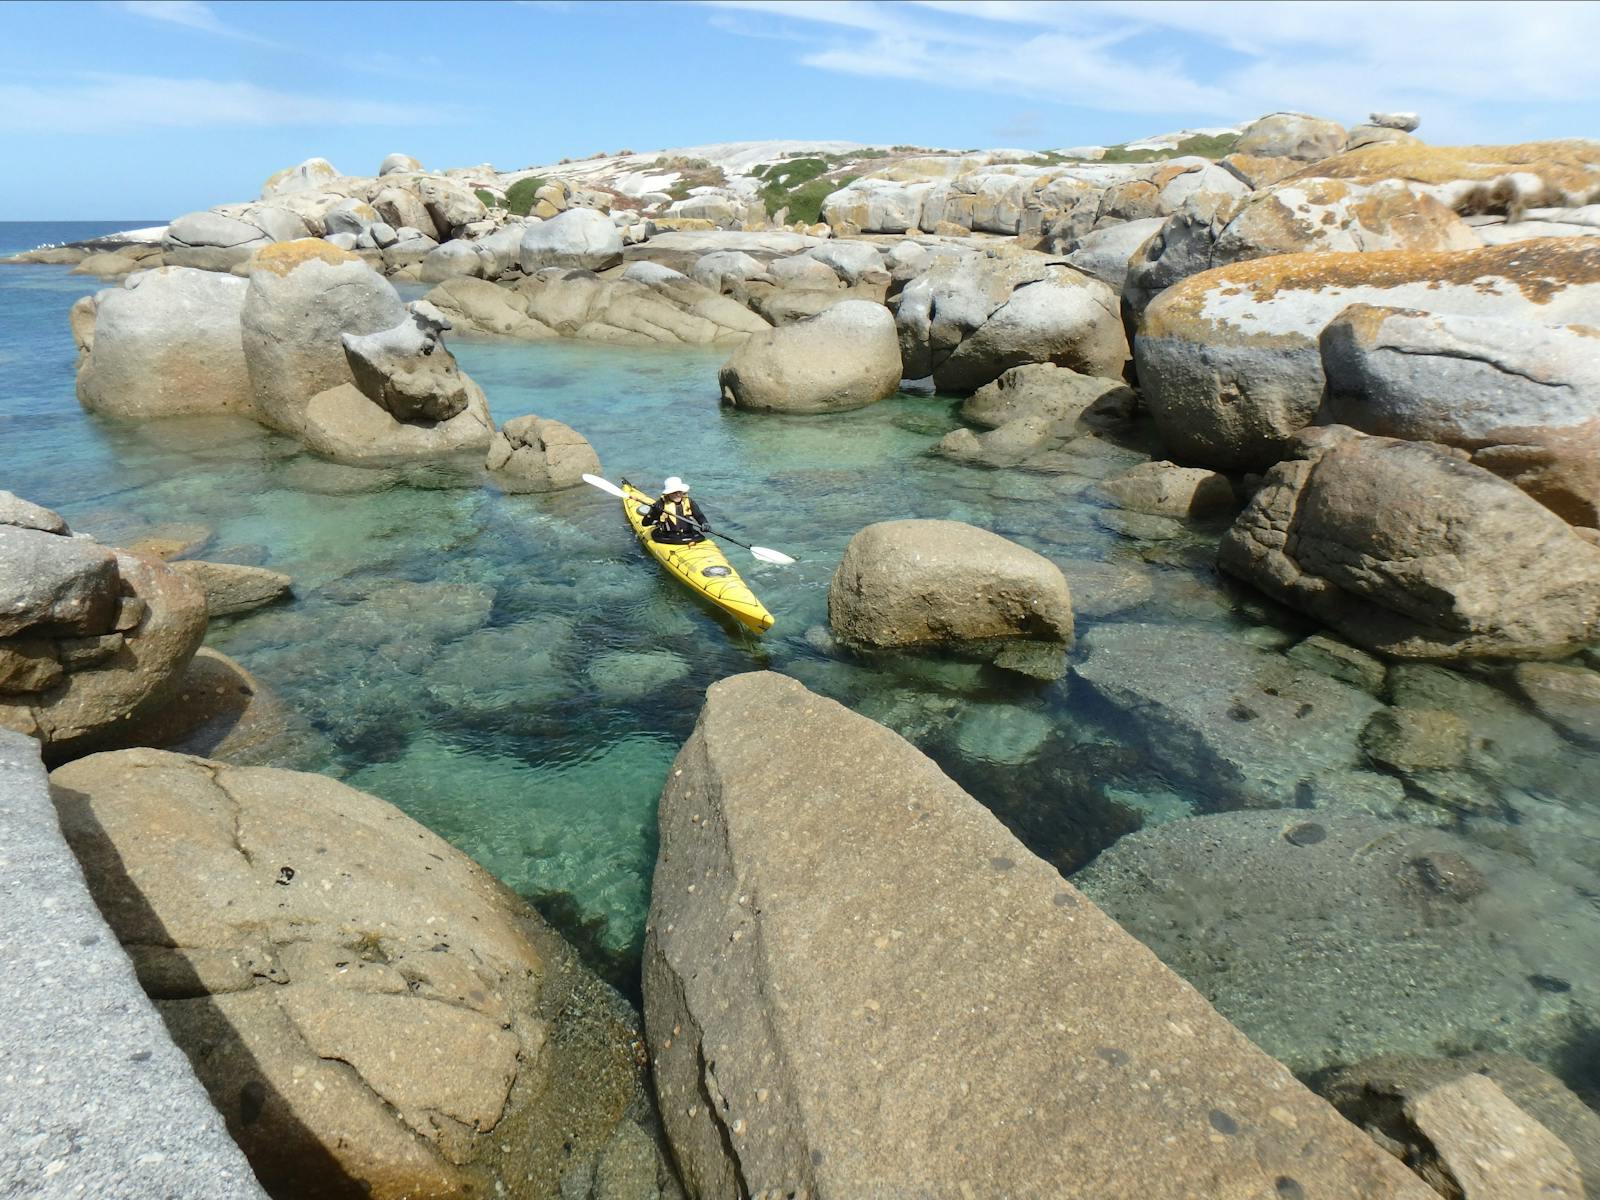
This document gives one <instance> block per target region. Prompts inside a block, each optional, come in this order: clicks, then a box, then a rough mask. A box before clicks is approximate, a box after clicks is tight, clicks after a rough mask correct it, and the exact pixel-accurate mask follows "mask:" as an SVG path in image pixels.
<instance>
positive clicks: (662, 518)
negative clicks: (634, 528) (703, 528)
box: [644, 496, 706, 545]
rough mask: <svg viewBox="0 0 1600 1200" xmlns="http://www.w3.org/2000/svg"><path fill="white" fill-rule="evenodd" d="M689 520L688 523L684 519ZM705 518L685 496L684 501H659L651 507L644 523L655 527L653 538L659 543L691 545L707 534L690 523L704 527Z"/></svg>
mask: <svg viewBox="0 0 1600 1200" xmlns="http://www.w3.org/2000/svg"><path fill="white" fill-rule="evenodd" d="M685 517H687V518H689V520H688V521H686V520H684V518H685ZM705 520H706V519H705V517H704V516H702V515H701V513H700V510H699V509H698V508H696V507H695V503H694V501H693V500H691V499H689V497H687V496H685V497H684V498H683V499H682V500H673V501H669V500H667V499H665V498H662V499H659V500H657V501H656V502H655V503H654V504H652V505H651V506H650V511H649V513H647V514H646V515H645V519H644V523H645V524H646V525H654V526H655V530H654V531H653V532H652V533H651V535H650V536H651V537H652V538H654V539H655V540H656V541H658V542H671V543H674V544H678V545H689V544H690V543H692V542H698V541H700V540H701V539H702V538H704V537H705V534H703V533H701V532H700V530H698V529H697V528H695V526H694V525H691V524H690V523H689V521H694V522H695V523H696V524H699V525H704V524H705Z"/></svg>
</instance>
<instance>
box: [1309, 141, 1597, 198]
mask: <svg viewBox="0 0 1600 1200" xmlns="http://www.w3.org/2000/svg"><path fill="white" fill-rule="evenodd" d="M1511 174H1530V175H1536V176H1538V177H1539V178H1540V179H1541V180H1542V181H1543V182H1544V183H1545V184H1546V185H1547V186H1549V187H1553V188H1555V189H1559V190H1560V191H1562V192H1564V193H1566V195H1567V196H1568V197H1569V198H1570V199H1572V200H1574V201H1577V202H1580V203H1581V202H1583V201H1584V200H1586V199H1587V198H1588V196H1589V195H1590V194H1592V192H1593V190H1594V189H1595V188H1597V187H1600V142H1595V141H1588V140H1585V139H1581V138H1573V139H1571V140H1568V141H1555V142H1523V143H1521V144H1519V145H1513V146H1425V145H1415V144H1411V143H1406V142H1378V143H1375V144H1373V145H1370V146H1362V147H1361V148H1360V149H1359V150H1349V151H1346V152H1345V153H1343V154H1336V155H1334V156H1333V157H1332V158H1326V159H1323V160H1322V161H1321V162H1317V163H1312V164H1311V165H1310V166H1307V167H1304V168H1302V169H1301V170H1299V171H1297V172H1296V173H1295V174H1293V175H1291V176H1289V178H1290V179H1311V178H1315V177H1322V178H1333V179H1350V180H1358V181H1361V182H1365V183H1372V182H1376V181H1378V180H1380V179H1405V180H1410V181H1411V182H1413V183H1423V184H1450V183H1457V182H1461V181H1468V182H1470V181H1479V182H1484V183H1488V182H1492V181H1494V180H1497V179H1500V178H1503V177H1504V176H1506V175H1511Z"/></svg>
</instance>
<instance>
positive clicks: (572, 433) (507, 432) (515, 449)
mask: <svg viewBox="0 0 1600 1200" xmlns="http://www.w3.org/2000/svg"><path fill="white" fill-rule="evenodd" d="M484 466H485V467H487V468H488V469H489V470H491V471H493V472H494V473H495V478H496V480H497V482H498V483H499V484H500V486H501V487H502V488H504V489H505V490H506V491H508V492H554V491H559V490H561V489H562V488H569V487H574V486H576V485H577V484H579V483H582V482H583V479H582V476H583V475H584V473H585V472H587V473H589V474H591V475H598V474H600V457H599V455H597V454H596V453H595V452H594V447H593V446H591V445H590V444H589V442H588V439H587V438H585V437H584V436H583V434H581V433H579V432H578V431H577V430H576V429H573V428H572V427H571V426H570V425H563V424H562V423H561V422H560V421H551V420H548V419H546V418H544V417H538V416H534V415H532V414H530V415H528V416H525V417H516V418H514V419H512V420H510V421H507V422H506V424H505V428H503V429H501V430H500V431H499V432H498V433H496V434H495V435H494V440H493V441H491V442H490V443H489V456H488V458H487V459H485V460H484Z"/></svg>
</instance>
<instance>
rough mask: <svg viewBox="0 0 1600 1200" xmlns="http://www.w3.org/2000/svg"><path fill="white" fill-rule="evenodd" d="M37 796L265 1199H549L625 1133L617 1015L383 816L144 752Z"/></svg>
mask: <svg viewBox="0 0 1600 1200" xmlns="http://www.w3.org/2000/svg"><path fill="white" fill-rule="evenodd" d="M51 784H52V789H53V792H54V795H55V801H56V807H57V810H58V812H59V815H60V818H61V827H62V832H63V833H64V834H65V835H66V838H67V841H68V843H69V844H70V845H71V846H72V848H73V851H74V852H75V853H76V854H77V856H78V858H79V860H80V861H81V862H82V864H83V868H84V874H85V876H86V877H87V879H88V882H89V887H90V891H91V892H92V894H93V895H94V898H95V902H96V903H97V904H98V906H99V908H100V910H101V912H102V913H103V914H104V915H105V917H106V919H107V921H108V922H109V924H110V925H111V927H112V929H113V931H114V932H115V933H116V935H117V937H118V938H119V939H120V940H121V941H122V943H123V945H124V948H125V949H126V950H127V951H128V953H129V956H130V957H131V958H132V959H133V964H134V969H135V971H136V972H137V973H138V976H139V981H140V983H141V984H142V985H143V986H144V989H145V991H146V992H147V993H149V995H150V997H151V998H152V999H153V1000H155V1001H156V1005H157V1008H158V1009H159V1010H160V1012H161V1015H162V1017H163V1019H164V1020H165V1021H166V1023H167V1027H168V1028H169V1029H170V1030H171V1032H172V1035H173V1038H174V1040H175V1041H177V1043H178V1045H179V1046H180V1048H182V1049H183V1050H184V1052H185V1053H186V1054H188V1056H189V1059H190V1061H191V1062H192V1063H193V1065H194V1069H195V1073H196V1074H197V1075H198V1076H199V1077H200V1080H201V1082H202V1083H203V1084H204V1085H205V1087H206V1089H207V1091H209V1092H210V1094H211V1098H212V1101H213V1103H215V1104H216V1106H217V1108H218V1110H219V1111H220V1112H221V1113H222V1115H223V1117H224V1119H225V1120H226V1121H227V1124H228V1129H229V1132H230V1133H232V1134H233V1136H234V1139H235V1140H236V1141H237V1142H238V1143H239V1144H240V1146H241V1147H242V1148H243V1149H244V1151H245V1154H246V1155H247V1156H248V1157H249V1159H250V1162H251V1165H252V1166H253V1167H254V1169H255V1171H256V1173H257V1175H258V1176H259V1177H260V1178H261V1180H262V1182H263V1183H264V1184H265V1185H266V1186H267V1187H268V1188H269V1189H270V1190H271V1191H272V1192H273V1193H274V1194H275V1195H279V1196H306V1197H321V1196H344V1195H350V1194H354V1193H355V1192H356V1191H359V1194H362V1195H366V1196H371V1197H373V1198H374V1200H383V1198H394V1200H398V1198H399V1197H403V1196H410V1197H415V1196H455V1195H466V1194H481V1195H494V1194H503V1195H511V1196H555V1195H558V1194H566V1192H567V1190H568V1189H567V1188H566V1187H563V1186H562V1176H563V1175H564V1174H566V1173H568V1172H569V1170H570V1169H573V1168H576V1167H577V1166H579V1165H580V1164H585V1163H592V1161H593V1158H594V1156H595V1155H596V1154H597V1153H598V1152H600V1151H602V1150H604V1149H605V1148H606V1147H607V1146H608V1144H609V1143H610V1142H611V1141H612V1140H613V1139H614V1138H616V1137H618V1136H622V1137H624V1138H631V1137H633V1136H635V1135H638V1134H641V1133H642V1131H641V1130H638V1129H637V1128H632V1130H631V1132H629V1130H630V1127H632V1121H631V1120H630V1119H628V1118H627V1117H625V1116H624V1115H623V1114H624V1113H625V1112H626V1111H628V1110H629V1108H630V1106H633V1108H634V1111H636V1112H642V1111H647V1109H646V1102H645V1100H644V1096H643V1094H642V1092H641V1083H642V1079H641V1076H640V1073H639V1069H638V1066H637V1060H636V1058H635V1051H634V1040H635V1036H636V1035H635V1028H636V1027H635V1026H634V1022H633V1019H632V1014H631V1013H630V1012H629V1011H628V1010H627V1008H626V1006H625V1005H623V1004H622V1003H621V1002H620V1000H618V999H617V998H616V997H615V995H614V994H611V993H609V992H607V990H606V989H605V988H604V987H603V986H602V985H600V984H599V983H598V982H597V981H596V980H595V979H594V978H593V977H592V976H590V975H589V974H588V973H587V972H586V971H585V970H584V969H583V968H581V967H580V966H579V965H578V964H577V963H576V962H575V961H574V957H573V955H572V953H571V951H570V949H568V948H567V947H565V946H564V945H563V944H562V943H561V941H560V939H559V938H557V937H556V936H555V935H554V934H552V933H551V932H550V931H549V929H548V928H547V927H545V926H544V925H543V923H542V922H541V921H540V920H539V918H538V917H537V916H535V915H534V914H533V913H532V912H531V911H530V910H529V909H528V908H527V906H526V905H524V904H523V903H522V902H520V901H519V900H517V899H516V898H515V897H514V896H512V895H511V894H510V893H509V892H508V891H506V890H505V889H504V888H503V887H501V886H500V885H499V884H498V883H496V882H495V881H494V880H493V879H492V878H491V877H490V876H489V875H488V873H487V872H485V871H484V870H483V869H482V868H480V867H478V866H477V865H476V864H474V863H473V862H472V861H471V860H469V859H468V858H467V857H466V856H465V855H463V854H461V853H460V852H459V851H458V850H455V849H454V848H452V847H451V846H450V845H448V844H447V843H446V842H444V841H443V840H442V839H440V838H439V837H437V836H435V835H434V834H432V833H430V832H428V831H427V830H426V829H424V828H422V826H420V825H418V824H416V823H415V822H414V821H412V820H410V819H409V818H408V817H406V816H404V815H403V814H402V813H401V812H399V810H397V809H395V808H393V807H391V806H390V805H388V804H386V803H384V802H383V801H382V800H379V799H377V798H376V797H374V796H369V795H366V794H365V793H362V792H358V791H355V790H353V789H351V788H348V787H345V786H344V785H342V784H339V783H336V782H335V781H333V780H331V779H327V778H324V777H322V776H319V775H306V774H300V773H297V772H292V771H280V770H272V769H267V768H247V767H230V766H228V765H226V764H224V763H221V762H216V761H211V760H207V759H201V758H191V757H188V756H185V755H178V754H171V753H167V752H164V751H157V750H127V751H118V752H113V753H108V754H100V755H95V756H92V757H90V758H87V759H82V760H80V761H78V762H76V763H73V764H71V765H69V766H67V767H63V768H61V769H59V770H57V771H56V772H55V773H54V775H53V776H52V778H51ZM644 1140H645V1143H646V1146H647V1157H649V1158H651V1159H653V1152H652V1150H651V1149H650V1148H648V1143H649V1138H648V1135H645V1136H644ZM651 1168H652V1169H651V1172H650V1178H649V1182H650V1183H651V1184H652V1185H653V1184H654V1183H655V1182H656V1179H655V1164H654V1163H653V1162H652V1163H651ZM573 1182H575V1181H573ZM569 1186H570V1184H569ZM580 1194H583V1193H580ZM635 1194H639V1193H635Z"/></svg>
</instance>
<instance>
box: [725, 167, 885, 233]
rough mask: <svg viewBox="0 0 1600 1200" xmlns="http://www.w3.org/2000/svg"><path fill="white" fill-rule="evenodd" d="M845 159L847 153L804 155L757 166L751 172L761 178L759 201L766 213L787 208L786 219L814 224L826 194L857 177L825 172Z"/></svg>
mask: <svg viewBox="0 0 1600 1200" xmlns="http://www.w3.org/2000/svg"><path fill="white" fill-rule="evenodd" d="M855 157H857V158H859V157H863V156H862V155H856V156H855ZM871 157H875V158H883V157H886V155H885V154H883V153H878V154H875V155H872V156H871ZM848 161H850V156H848V155H837V154H830V155H827V156H817V155H807V156H804V157H801V158H790V159H786V160H785V161H783V162H779V163H772V164H770V165H768V166H763V167H756V168H754V169H753V170H752V171H751V172H750V174H752V175H754V176H755V177H756V178H757V179H759V180H761V181H762V187H761V201H762V203H763V204H765V205H766V207H767V215H768V216H776V215H777V214H778V212H779V211H781V210H782V209H785V208H787V209H788V210H789V220H791V221H804V222H805V223H806V224H807V225H814V224H816V223H817V222H818V221H820V220H821V219H822V202H823V201H824V200H826V199H827V198H828V195H829V194H830V193H832V192H836V191H838V190H839V189H840V188H842V187H844V185H845V184H847V183H849V182H850V181H851V180H852V179H856V178H858V177H859V172H858V173H855V174H844V175H837V176H830V175H829V174H828V172H829V171H830V170H832V169H834V168H835V167H837V166H838V165H839V164H840V163H842V162H848Z"/></svg>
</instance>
